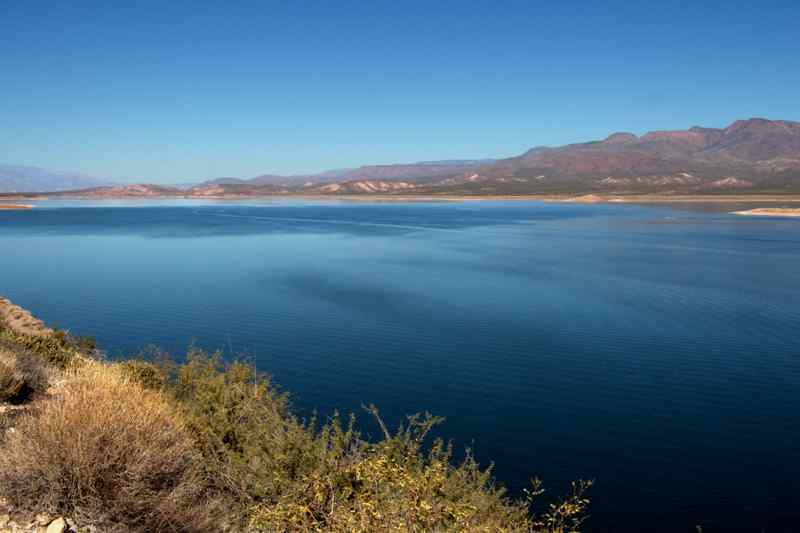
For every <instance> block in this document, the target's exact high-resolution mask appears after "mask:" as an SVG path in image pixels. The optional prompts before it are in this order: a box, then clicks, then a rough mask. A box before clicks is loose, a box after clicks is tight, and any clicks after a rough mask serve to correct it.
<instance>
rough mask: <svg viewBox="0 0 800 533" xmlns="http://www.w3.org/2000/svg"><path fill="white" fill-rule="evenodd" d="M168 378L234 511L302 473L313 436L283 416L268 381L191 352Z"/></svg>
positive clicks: (281, 401) (284, 408) (282, 402)
mask: <svg viewBox="0 0 800 533" xmlns="http://www.w3.org/2000/svg"><path fill="white" fill-rule="evenodd" d="M162 368H163V367H162ZM168 373H169V375H170V379H169V384H168V390H169V392H170V393H171V394H172V395H173V397H174V398H175V399H176V400H177V401H178V403H179V405H180V406H181V408H182V409H183V411H184V413H185V415H186V419H187V425H188V427H189V430H190V431H191V434H192V435H193V437H194V438H195V440H196V442H197V444H198V447H199V449H200V451H201V452H202V454H203V457H204V462H205V466H206V468H207V470H208V472H209V474H210V476H211V477H212V478H213V479H214V480H216V483H217V486H218V488H219V489H220V490H222V491H224V492H226V493H227V494H229V495H231V497H232V500H234V501H235V502H236V505H238V506H240V507H243V508H246V507H249V506H251V505H252V504H253V503H256V502H259V501H262V500H264V499H270V498H274V497H275V496H276V495H277V494H280V493H281V492H282V490H283V487H284V485H285V484H286V483H287V482H288V480H287V477H289V476H295V475H301V474H302V473H303V472H304V471H305V463H306V462H307V458H306V456H307V454H308V453H309V450H310V449H311V448H313V446H314V444H315V443H314V435H313V433H312V432H311V431H310V430H309V429H308V428H307V427H306V426H305V425H304V424H303V423H301V422H300V421H298V420H297V419H296V418H295V417H293V416H292V415H291V413H290V412H289V410H288V400H287V397H286V395H284V394H281V393H279V392H277V391H276V390H275V388H274V387H272V385H271V383H270V380H269V377H268V376H266V375H263V374H259V373H257V372H256V370H255V369H254V367H252V366H251V365H248V364H245V363H242V362H234V363H230V364H225V363H224V362H223V361H222V359H221V357H220V355H219V354H213V355H207V354H205V353H203V352H201V351H198V350H194V349H191V350H190V351H189V353H188V354H187V358H186V362H185V363H184V364H182V365H180V366H175V367H173V368H172V370H171V371H170V372H168Z"/></svg>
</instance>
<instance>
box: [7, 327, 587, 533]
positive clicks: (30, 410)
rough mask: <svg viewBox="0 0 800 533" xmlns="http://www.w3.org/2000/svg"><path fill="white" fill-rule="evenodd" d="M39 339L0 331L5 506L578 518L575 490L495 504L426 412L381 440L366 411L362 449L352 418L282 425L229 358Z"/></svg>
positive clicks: (424, 518) (444, 528)
mask: <svg viewBox="0 0 800 533" xmlns="http://www.w3.org/2000/svg"><path fill="white" fill-rule="evenodd" d="M47 331H48V332H46V333H41V334H37V335H34V334H29V333H25V334H22V333H19V332H16V331H13V330H12V329H11V328H9V327H5V326H2V325H0V401H5V402H9V401H13V402H15V403H16V404H20V405H26V406H28V407H27V408H26V409H24V410H23V411H21V412H20V411H15V413H16V414H15V415H14V416H10V415H8V414H6V415H5V418H2V417H3V416H4V415H3V414H2V411H0V440H2V442H0V496H2V497H3V498H5V499H6V500H7V502H8V503H10V504H11V506H13V508H14V509H15V510H16V512H23V513H29V514H35V513H40V512H44V513H48V514H49V515H51V516H58V515H66V516H70V517H73V518H74V519H75V520H76V521H77V522H78V524H89V525H93V526H95V527H97V528H99V529H100V530H102V531H225V530H227V531H269V532H281V531H285V532H289V531H298V532H299V531H318V532H323V531H326V532H342V533H344V532H354V531H356V532H358V531H360V532H365V533H366V532H389V531H393V532H394V531H396V532H405V531H411V532H429V531H441V532H449V531H452V532H462V531H475V532H479V531H480V532H543V533H544V532H547V533H567V532H577V531H579V530H580V526H581V523H582V522H583V520H584V518H585V516H586V509H587V504H588V500H587V499H586V495H585V494H586V489H587V488H588V487H589V485H590V483H588V482H576V483H575V484H573V486H572V490H571V492H570V493H569V494H567V495H566V497H565V498H564V499H552V498H548V499H549V500H550V501H549V503H544V502H541V501H540V500H543V499H546V498H545V497H544V495H543V492H544V491H543V490H542V488H541V485H540V484H539V482H538V481H534V483H533V484H532V485H531V487H530V490H529V491H527V493H526V497H525V498H523V499H517V500H514V499H511V498H510V497H509V496H508V495H507V494H506V492H505V491H504V489H502V488H501V487H500V486H498V485H497V484H496V483H495V482H494V481H493V479H492V473H491V469H490V468H489V469H485V468H481V467H480V466H479V465H478V464H477V463H476V461H475V460H474V458H473V456H472V455H471V453H470V452H469V451H467V452H465V454H464V455H463V457H460V458H458V459H457V458H456V456H455V454H454V449H453V445H452V444H450V443H446V442H444V441H442V440H433V441H430V439H429V437H428V435H429V432H430V430H431V429H432V428H433V427H434V426H436V425H437V424H439V423H440V422H441V421H442V420H441V419H440V418H438V417H435V416H432V415H430V414H427V413H426V414H423V415H414V416H410V417H408V419H407V421H406V422H405V423H404V424H403V425H402V426H400V427H399V428H398V429H396V430H394V431H390V429H389V428H388V427H387V426H386V425H385V424H384V422H383V420H382V419H381V417H380V414H379V412H378V409H377V408H375V407H374V406H367V407H365V408H366V409H367V410H368V411H369V412H370V413H371V414H372V416H374V418H375V420H376V422H377V424H378V426H379V427H380V428H381V433H382V434H381V438H380V439H378V440H369V439H367V438H366V437H365V436H364V435H363V434H362V433H361V432H360V431H359V430H358V428H357V427H356V421H355V417H354V415H350V416H347V417H343V416H339V415H335V416H333V417H332V418H331V419H329V420H316V419H312V420H302V419H300V418H298V417H297V416H296V415H295V414H294V413H293V412H292V409H291V406H290V404H289V401H288V399H287V396H286V395H285V394H284V393H281V392H279V391H278V390H277V389H276V388H275V386H274V385H273V384H272V383H271V382H270V380H269V378H268V377H267V376H265V375H264V374H262V373H259V372H257V371H256V369H255V368H253V366H251V365H249V364H246V363H244V362H226V361H224V360H223V358H222V357H221V356H220V354H207V353H204V352H202V351H200V350H197V349H194V348H191V349H190V350H189V351H188V353H187V354H186V357H185V360H184V361H183V362H180V363H178V362H176V361H174V360H172V359H171V358H170V357H168V356H167V355H165V354H162V353H160V352H158V351H157V350H152V351H150V352H149V353H148V354H147V356H146V357H137V358H134V359H131V360H127V361H122V362H117V363H113V362H104V361H99V360H97V359H96V358H93V357H91V355H92V348H93V345H92V343H91V342H89V341H87V340H83V341H80V340H77V339H73V338H72V337H70V336H69V335H66V334H64V333H59V332H49V330H47ZM23 390H24V391H25V392H24V393H23V392H22V391H23ZM6 427H13V428H14V429H13V431H10V432H8V431H5V428H6ZM429 441H430V442H429ZM539 506H541V507H539ZM534 510H538V511H539V512H538V513H534ZM0 511H2V509H0Z"/></svg>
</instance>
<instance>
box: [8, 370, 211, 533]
mask: <svg viewBox="0 0 800 533" xmlns="http://www.w3.org/2000/svg"><path fill="white" fill-rule="evenodd" d="M199 465H201V458H200V457H199V455H198V454H197V453H196V451H195V449H194V443H193V442H192V440H191V438H190V436H189V434H188V433H187V431H186V428H185V425H184V422H183V420H182V419H181V417H180V416H179V414H177V413H176V412H175V411H174V409H173V408H172V406H171V405H170V404H169V402H168V401H167V400H166V399H165V398H163V397H162V396H161V395H159V394H158V393H155V392H151V391H146V390H145V389H143V388H142V387H141V386H139V385H138V384H136V383H133V382H131V381H129V380H126V379H124V377H123V376H122V375H121V373H120V372H119V371H118V370H116V369H114V368H113V367H111V366H108V365H101V364H98V363H94V364H88V365H84V366H83V367H82V368H81V369H80V370H79V372H78V373H77V374H76V375H74V376H73V377H72V378H71V380H70V381H68V382H67V383H66V385H65V386H64V388H63V390H61V391H60V392H59V393H58V394H57V395H54V396H53V397H51V398H48V399H45V400H42V401H41V403H40V405H39V407H38V409H37V410H36V412H34V413H33V414H29V415H25V416H23V417H21V418H20V419H19V421H18V423H17V425H16V431H15V432H14V433H12V434H11V435H10V436H9V437H8V438H7V440H6V442H5V443H4V444H3V447H2V449H0V490H1V491H2V494H3V496H4V497H6V498H7V499H8V500H9V502H10V503H12V504H13V505H14V506H16V507H18V508H20V509H24V510H28V511H31V512H49V513H52V514H66V515H70V516H74V517H76V518H77V519H78V520H79V521H83V522H84V523H94V524H96V525H98V527H100V529H101V530H103V531H107V530H114V529H119V530H124V531H164V530H167V531H203V530H209V519H210V518H209V514H210V513H211V512H212V510H213V505H212V504H211V503H209V502H204V501H203V499H204V497H205V496H206V494H207V493H206V492H204V491H205V487H206V484H205V482H204V477H203V473H202V471H201V468H200V466H199Z"/></svg>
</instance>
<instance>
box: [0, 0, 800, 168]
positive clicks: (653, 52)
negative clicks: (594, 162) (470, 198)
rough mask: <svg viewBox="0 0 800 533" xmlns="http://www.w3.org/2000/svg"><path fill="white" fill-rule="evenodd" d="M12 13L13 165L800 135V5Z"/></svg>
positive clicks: (9, 105) (139, 6)
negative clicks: (674, 132) (746, 128)
mask: <svg viewBox="0 0 800 533" xmlns="http://www.w3.org/2000/svg"><path fill="white" fill-rule="evenodd" d="M1 1H2V16H0V124H1V127H0V162H1V163H13V164H30V165H37V166H43V167H47V168H55V169H65V170H74V171H80V172H84V173H87V174H92V175H96V176H100V177H110V178H115V179H122V180H127V179H137V180H138V179H144V180H148V181H154V182H163V183H169V182H181V181H193V180H197V179H202V178H207V177H215V176H241V177H251V176H255V175H258V174H262V173H273V172H274V173H302V172H313V171H320V170H324V169H330V168H341V167H350V166H355V165H360V164H380V163H394V162H413V161H419V160H430V159H448V158H473V157H474V158H482V157H505V156H511V155H516V154H518V153H521V152H523V151H524V150H526V149H528V148H530V147H532V146H536V145H558V144H564V143H568V142H575V141H583V140H589V139H593V138H601V137H604V136H606V135H607V134H608V133H610V132H613V131H632V132H634V133H643V132H645V131H647V130H651V129H669V128H686V127H689V126H692V125H704V126H717V127H719V126H725V125H727V124H728V123H730V122H732V121H733V120H736V119H738V118H748V117H752V116H763V117H767V118H782V119H788V120H800V29H799V28H800V26H799V24H800V2H797V1H796V0H793V1H775V2H770V1H764V2H751V1H748V2H743V1H738V0H726V1H711V0H707V1H697V0H695V1H693V2H688V1H687V2H673V1H669V0H665V1H661V2H630V1H625V2H616V1H613V0H609V1H605V2H591V3H590V2H535V1H533V0H529V1H527V2H465V1H461V2H449V1H437V2H419V3H416V2H380V1H375V2H366V1H359V2H267V1H257V2H234V1H231V2H214V3H211V2H208V3H204V2H200V1H191V2H183V1H180V0H175V1H171V2H163V1H159V2H147V1H141V2H126V3H123V2H108V1H103V2H80V1H75V2H58V3H56V2H39V1H30V0H22V1H17V0H1ZM123 4H126V5H123Z"/></svg>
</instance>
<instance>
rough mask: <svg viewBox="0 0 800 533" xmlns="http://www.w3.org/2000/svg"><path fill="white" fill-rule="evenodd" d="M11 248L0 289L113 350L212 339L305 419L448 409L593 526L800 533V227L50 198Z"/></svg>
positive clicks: (604, 215)
mask: <svg viewBox="0 0 800 533" xmlns="http://www.w3.org/2000/svg"><path fill="white" fill-rule="evenodd" d="M0 254H1V255H0V258H1V259H0V294H5V295H7V296H8V297H10V298H11V299H13V300H14V301H16V302H17V303H19V304H21V305H23V306H25V307H28V308H30V309H31V310H33V311H34V312H35V313H36V314H37V315H39V316H40V317H42V318H43V319H45V320H46V321H48V322H54V323H57V324H58V325H59V326H60V327H65V328H69V329H71V330H73V331H75V332H79V333H82V334H88V335H94V336H96V337H97V338H98V340H99V342H100V344H101V346H102V347H103V348H104V349H106V350H107V351H108V352H109V353H110V354H111V355H113V356H117V355H122V354H129V353H131V352H134V351H136V350H137V349H138V348H140V347H142V346H144V345H146V344H151V343H153V344H158V345H160V346H162V347H164V348H167V349H169V350H172V351H174V352H179V351H180V350H182V349H184V348H185V347H186V346H187V344H188V343H190V342H191V341H192V340H195V341H196V343H197V344H199V345H200V346H203V347H206V348H222V349H224V350H225V351H226V352H229V353H230V352H235V353H246V354H249V355H250V356H252V357H254V358H255V360H256V361H257V363H258V365H259V366H260V367H261V368H262V369H263V370H266V371H268V372H270V373H272V374H273V375H274V378H275V380H276V381H277V382H278V383H280V384H281V385H282V386H283V387H284V388H286V389H288V390H289V391H291V392H292V394H293V395H294V402H295V405H296V406H297V408H298V409H300V410H301V411H302V412H303V413H309V412H311V410H312V409H318V410H319V411H320V412H322V413H329V412H330V411H331V410H332V409H333V408H336V407H338V408H341V409H343V410H357V409H359V405H360V404H361V403H362V402H365V403H366V402H372V403H375V404H377V405H378V406H379V407H380V408H381V409H382V411H383V412H384V414H385V415H386V418H387V420H388V421H390V422H391V423H392V424H396V423H398V422H399V421H400V420H401V417H402V415H403V414H404V413H413V412H416V411H421V410H430V411H431V412H433V413H435V414H441V415H445V416H447V423H446V425H445V426H444V427H443V429H442V432H441V433H442V434H443V435H445V436H447V437H452V438H454V439H456V441H457V442H458V443H459V444H461V445H470V446H472V447H474V448H475V450H476V452H477V455H478V457H479V458H480V459H481V460H482V461H484V462H488V461H489V460H490V459H493V460H494V461H496V465H497V469H496V473H497V476H498V478H499V479H501V480H502V481H503V482H504V483H506V484H507V485H509V486H510V487H511V489H512V490H514V491H519V490H520V489H521V488H522V487H524V486H525V483H526V481H527V479H528V478H529V477H530V476H532V475H538V476H540V477H542V478H544V479H545V481H546V482H548V485H549V486H551V487H553V488H554V490H559V489H561V488H563V486H564V484H565V483H566V481H567V480H569V479H571V478H574V477H578V476H581V477H585V478H595V479H596V487H595V488H594V489H593V502H594V503H593V508H592V510H593V517H592V519H591V524H592V526H593V528H592V530H593V531H670V532H674V531H687V532H689V531H695V528H694V526H695V525H696V524H702V525H703V526H704V527H703V530H704V531H706V532H711V531H730V530H741V531H753V532H757V531H761V529H762V528H765V529H766V530H767V531H793V530H795V531H796V530H800V521H799V520H800V492H799V491H798V487H800V481H798V480H800V445H799V444H798V443H800V413H799V412H798V407H800V305H799V304H800V220H787V219H772V220H768V219H750V218H746V219H745V218H738V217H735V216H732V215H727V214H725V213H709V212H691V211H682V210H673V209H669V208H666V207H636V206H613V205H601V206H593V205H556V204H542V203H536V202H469V203H414V204H353V203H302V202H274V203H269V202H261V203H223V202H220V203H206V204H201V203H197V202H193V203H180V202H177V203H176V202H162V203H158V202H150V203H146V204H145V203H124V202H120V203H103V204H91V203H86V202H84V203H80V202H73V203H63V204H61V203H57V202H45V203H43V204H41V206H40V208H38V209H35V210H32V211H29V212H22V211H19V212H3V211H0ZM367 427H368V428H370V431H372V432H373V434H377V429H376V428H373V427H372V426H370V425H368V426H367ZM737 528H738V529H737Z"/></svg>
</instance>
